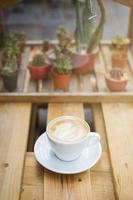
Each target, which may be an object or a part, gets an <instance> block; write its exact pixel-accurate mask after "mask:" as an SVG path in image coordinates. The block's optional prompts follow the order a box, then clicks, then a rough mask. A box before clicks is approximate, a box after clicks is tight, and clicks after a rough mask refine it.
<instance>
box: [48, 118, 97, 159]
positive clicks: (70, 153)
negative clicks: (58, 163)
mask: <svg viewBox="0 0 133 200" xmlns="http://www.w3.org/2000/svg"><path fill="white" fill-rule="evenodd" d="M67 120H68V121H71V120H72V123H73V122H75V123H77V125H78V126H79V128H82V127H83V130H85V131H86V133H85V134H82V137H81V138H78V139H76V137H77V136H76V137H75V138H74V140H72V141H67V142H66V141H62V140H60V139H58V138H54V137H53V136H52V134H51V132H50V131H51V127H53V126H55V127H56V125H57V124H58V123H59V122H61V121H64V122H63V123H64V126H66V124H65V122H66V123H67ZM80 125H81V126H80ZM61 126H62V124H61ZM61 128H62V129H60V130H63V131H64V132H65V131H66V128H65V127H64V129H63V127H61ZM70 128H71V126H70ZM70 130H71V129H70ZM74 130H76V129H73V133H74ZM63 131H62V133H63ZM66 133H68V134H69V131H68V130H67V131H66ZM81 133H82V132H81ZM46 134H47V138H48V141H49V143H50V146H51V149H52V151H53V152H54V153H55V155H56V156H57V157H58V158H59V159H61V160H63V161H72V160H75V159H77V158H78V157H79V156H80V155H81V153H82V151H83V150H84V148H86V147H88V148H91V147H92V146H93V145H96V144H97V143H98V142H99V141H100V135H99V133H96V132H90V126H89V124H88V123H87V122H86V121H85V120H82V119H80V118H79V117H76V116H60V117H57V118H55V119H53V120H52V121H50V122H49V123H48V126H47V129H46ZM63 134H64V133H63ZM75 135H76V132H75ZM66 138H67V135H66Z"/></svg>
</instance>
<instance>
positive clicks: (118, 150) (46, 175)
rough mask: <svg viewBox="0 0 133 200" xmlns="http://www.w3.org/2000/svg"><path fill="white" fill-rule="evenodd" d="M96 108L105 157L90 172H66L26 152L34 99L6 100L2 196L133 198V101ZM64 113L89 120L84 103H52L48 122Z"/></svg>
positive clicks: (0, 154) (15, 199)
mask: <svg viewBox="0 0 133 200" xmlns="http://www.w3.org/2000/svg"><path fill="white" fill-rule="evenodd" d="M91 107H92V110H93V118H94V125H95V131H97V132H99V133H100V136H101V144H102V156H101V158H100V160H99V161H98V163H97V164H96V165H95V166H93V167H92V168H91V169H90V170H87V171H86V172H83V173H80V174H75V175H62V174H56V173H53V172H50V171H48V170H47V169H45V168H43V167H41V165H39V164H38V162H37V161H36V159H35V157H34V153H33V152H26V147H27V141H28V136H29V126H30V115H31V104H30V103H11V104H7V103H1V104H0V121H1V123H0V138H1V140H0V171H1V173H0V199H1V200H19V199H21V200H32V199H36V200H51V199H56V200H58V199H62V200H68V199H69V200H103V199H105V200H115V199H119V200H132V199H133V192H132V188H133V167H132V165H133V156H132V152H133V149H132V140H133V134H132V130H133V126H132V122H133V103H102V104H91ZM125 110H126V112H125ZM60 115H76V116H79V117H81V118H83V119H84V118H85V114H84V104H83V103H48V114H47V122H49V121H50V120H51V119H53V118H55V117H57V116H60ZM33 121H34V120H33ZM122 125H123V126H122ZM44 148H45V147H44Z"/></svg>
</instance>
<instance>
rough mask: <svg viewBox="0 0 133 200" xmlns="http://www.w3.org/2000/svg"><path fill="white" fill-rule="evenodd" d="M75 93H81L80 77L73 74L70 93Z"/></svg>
mask: <svg viewBox="0 0 133 200" xmlns="http://www.w3.org/2000/svg"><path fill="white" fill-rule="evenodd" d="M75 91H79V87H78V77H77V76H76V75H75V74H72V75H71V79H70V83H69V92H70V93H73V92H75Z"/></svg>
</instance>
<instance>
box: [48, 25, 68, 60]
mask: <svg viewBox="0 0 133 200" xmlns="http://www.w3.org/2000/svg"><path fill="white" fill-rule="evenodd" d="M57 38H58V43H57V45H54V46H53V49H51V50H50V51H48V52H47V54H46V55H47V57H48V59H49V61H50V62H51V63H53V62H55V60H56V55H55V48H56V47H57V46H59V48H60V51H61V52H62V53H66V54H70V48H71V46H72V37H71V35H70V33H69V31H68V29H67V28H66V27H64V26H60V27H59V28H58V31H57ZM54 47H55V48H54Z"/></svg>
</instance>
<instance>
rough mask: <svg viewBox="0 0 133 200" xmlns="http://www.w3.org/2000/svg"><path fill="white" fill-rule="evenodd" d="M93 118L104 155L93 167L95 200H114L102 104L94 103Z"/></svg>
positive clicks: (92, 180)
mask: <svg viewBox="0 0 133 200" xmlns="http://www.w3.org/2000/svg"><path fill="white" fill-rule="evenodd" d="M92 109H93V118H94V124H95V131H97V132H99V133H100V136H101V144H102V150H103V152H102V157H101V159H100V161H99V162H98V163H97V164H96V165H95V166H94V167H93V168H92V169H91V182H92V192H93V199H94V200H102V199H108V200H114V199H115V194H114V185H113V180H112V169H111V165H110V160H109V152H108V147H107V140H106V130H105V124H104V119H103V114H102V108H101V105H100V104H93V105H92Z"/></svg>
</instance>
